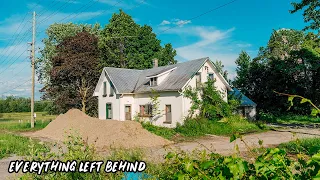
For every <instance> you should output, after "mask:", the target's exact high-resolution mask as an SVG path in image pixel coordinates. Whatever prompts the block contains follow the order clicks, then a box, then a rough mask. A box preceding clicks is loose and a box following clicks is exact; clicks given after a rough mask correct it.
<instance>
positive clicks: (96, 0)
mask: <svg viewBox="0 0 320 180" xmlns="http://www.w3.org/2000/svg"><path fill="white" fill-rule="evenodd" d="M97 2H99V0H91V1H89V2H88V3H87V4H85V5H83V6H81V7H80V8H78V9H77V11H80V10H81V9H82V8H85V7H86V6H88V5H89V4H91V3H92V4H91V5H90V6H88V7H87V8H86V9H84V10H87V9H88V8H90V7H91V6H93V5H94V4H95V3H97ZM80 13H81V12H79V13H72V14H69V15H68V16H66V17H64V18H62V19H61V20H60V21H59V22H61V21H63V20H65V19H67V18H68V17H70V16H72V15H73V14H77V15H76V16H75V17H77V16H78V15H79V14H80ZM75 17H73V18H75Z"/></svg>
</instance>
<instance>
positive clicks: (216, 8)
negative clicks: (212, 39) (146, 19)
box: [158, 0, 237, 35]
mask: <svg viewBox="0 0 320 180" xmlns="http://www.w3.org/2000/svg"><path fill="white" fill-rule="evenodd" d="M236 1H237V0H233V1H230V2H228V3H225V4H222V5H220V6H218V7H215V8H213V9H210V10H209V11H206V12H204V13H202V14H199V15H197V16H195V17H192V18H191V19H189V20H188V21H191V20H194V19H197V18H199V17H201V16H204V15H206V14H209V13H211V12H212V11H215V10H218V9H220V8H223V7H225V6H228V5H230V4H232V3H234V2H236ZM177 26H179V24H176V25H175V26H172V27H169V28H167V29H165V30H163V31H161V32H160V33H158V35H159V34H162V33H164V32H166V31H168V30H170V29H173V28H175V27H177Z"/></svg>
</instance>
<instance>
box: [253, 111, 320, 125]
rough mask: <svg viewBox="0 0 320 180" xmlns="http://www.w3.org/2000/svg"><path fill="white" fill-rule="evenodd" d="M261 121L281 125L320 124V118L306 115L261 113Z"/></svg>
mask: <svg viewBox="0 0 320 180" xmlns="http://www.w3.org/2000/svg"><path fill="white" fill-rule="evenodd" d="M259 120H261V121H265V122H269V123H281V124H312V123H320V117H313V116H306V115H293V114H288V115H281V116H274V115H272V114H270V113H260V114H259Z"/></svg>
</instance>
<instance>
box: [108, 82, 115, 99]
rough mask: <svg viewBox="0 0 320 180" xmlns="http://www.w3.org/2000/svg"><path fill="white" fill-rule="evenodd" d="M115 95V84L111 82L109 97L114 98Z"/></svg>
mask: <svg viewBox="0 0 320 180" xmlns="http://www.w3.org/2000/svg"><path fill="white" fill-rule="evenodd" d="M113 95H114V86H113V84H112V83H111V82H110V95H109V96H113Z"/></svg>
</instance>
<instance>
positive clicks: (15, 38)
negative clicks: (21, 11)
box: [0, 13, 28, 64]
mask: <svg viewBox="0 0 320 180" xmlns="http://www.w3.org/2000/svg"><path fill="white" fill-rule="evenodd" d="M27 16H28V13H27V14H26V15H25V16H24V17H23V19H22V21H21V23H20V25H19V27H18V28H17V29H16V31H15V32H14V33H13V34H14V35H15V34H16V33H17V32H18V30H19V29H20V27H21V25H22V24H23V22H24V21H25V19H26V17H27ZM25 25H26V24H25ZM24 27H25V26H23V28H24ZM23 28H22V29H23ZM22 29H21V31H20V32H19V34H18V35H17V36H16V37H14V35H13V42H12V43H11V44H14V42H15V41H16V40H17V37H18V36H19V35H20V33H21V32H22ZM9 45H10V42H8V43H7V45H6V47H8V46H9ZM8 50H9V49H7V50H6V51H5V52H4V50H3V51H2V52H1V54H6V53H7V52H8ZM2 57H3V55H2ZM3 61H4V60H3ZM0 64H2V63H0Z"/></svg>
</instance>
